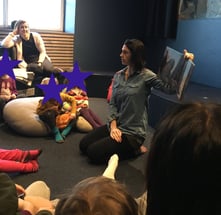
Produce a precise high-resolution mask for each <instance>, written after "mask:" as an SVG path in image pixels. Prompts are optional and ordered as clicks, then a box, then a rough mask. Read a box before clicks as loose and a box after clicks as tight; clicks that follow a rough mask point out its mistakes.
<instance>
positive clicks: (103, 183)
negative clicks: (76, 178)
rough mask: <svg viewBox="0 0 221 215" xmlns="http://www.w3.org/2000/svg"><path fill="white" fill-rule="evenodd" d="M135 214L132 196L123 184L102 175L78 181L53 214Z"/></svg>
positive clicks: (135, 205)
mask: <svg viewBox="0 0 221 215" xmlns="http://www.w3.org/2000/svg"><path fill="white" fill-rule="evenodd" d="M69 214H75V215H95V214H96V215H97V214H105V215H112V214H114V215H137V214H138V208H137V203H136V201H135V200H134V198H133V197H132V196H131V195H130V194H129V193H128V191H127V190H126V188H125V186H123V185H122V184H120V183H119V182H117V181H115V180H113V179H109V178H106V177H103V176H100V177H91V178H88V179H85V180H83V181H81V182H80V183H78V184H77V185H76V186H75V187H74V189H73V191H72V193H71V194H70V195H69V196H66V197H64V198H62V199H61V200H60V201H59V203H58V205H57V207H56V210H55V215H69Z"/></svg>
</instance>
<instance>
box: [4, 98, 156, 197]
mask: <svg viewBox="0 0 221 215" xmlns="http://www.w3.org/2000/svg"><path fill="white" fill-rule="evenodd" d="M89 104H90V107H91V108H92V110H94V112H95V113H96V114H97V115H98V116H99V117H100V118H101V119H102V120H103V122H105V121H106V116H107V111H108V110H107V103H106V100H105V99H102V98H90V100H89ZM83 135H85V134H84V133H79V132H78V131H74V130H73V131H72V133H71V134H70V135H69V136H68V137H67V138H66V141H65V143H63V144H57V143H55V142H54V140H53V139H52V137H25V136H21V135H19V134H17V133H15V132H14V131H13V130H12V129H11V128H9V127H8V126H7V125H5V124H1V125H0V147H1V148H5V149H12V148H20V149H25V150H28V149H35V148H41V149H43V153H42V154H41V156H40V157H39V164H40V169H39V171H38V172H36V173H29V174H11V177H12V178H13V180H14V182H15V183H18V184H21V185H23V186H27V185H29V184H30V183H32V182H33V181H36V180H44V181H45V182H46V183H47V184H48V185H49V187H50V188H51V198H57V197H59V195H60V194H63V193H64V192H66V191H67V190H68V189H70V188H71V187H72V186H73V185H74V184H76V183H77V182H79V181H80V180H82V179H84V178H87V177H90V176H96V175H100V174H102V172H103V170H104V169H105V167H106V166H105V165H92V164H90V163H89V162H88V160H87V158H86V157H85V156H82V155H81V154H80V152H79V149H78V144H79V140H80V139H81V138H82V137H83ZM151 136H152V129H151V128H150V130H149V132H148V138H147V140H146V142H145V145H148V143H149V140H150V138H151ZM146 157H147V153H146V154H144V155H142V156H140V157H138V158H136V159H133V160H127V161H121V162H120V163H119V167H118V169H117V172H116V177H117V179H118V180H119V181H121V182H122V183H125V184H126V185H127V187H128V189H129V191H130V192H131V194H132V195H134V196H135V197H137V196H139V195H140V194H141V193H142V192H143V190H144V181H145V176H144V166H145V160H146Z"/></svg>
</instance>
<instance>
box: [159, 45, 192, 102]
mask: <svg viewBox="0 0 221 215" xmlns="http://www.w3.org/2000/svg"><path fill="white" fill-rule="evenodd" d="M194 67H195V64H194V63H193V61H192V60H190V59H186V58H184V53H181V52H178V51H176V50H175V49H172V48H170V47H168V46H167V47H166V49H165V51H164V55H163V59H162V61H161V64H160V68H159V71H158V76H159V77H160V78H161V79H162V80H163V81H164V82H166V83H171V82H177V98H178V99H179V100H181V99H182V97H183V94H184V92H185V90H186V88H187V86H188V83H189V80H190V77H191V75H192V72H193V69H194Z"/></svg>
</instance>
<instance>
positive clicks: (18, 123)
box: [3, 97, 92, 136]
mask: <svg viewBox="0 0 221 215" xmlns="http://www.w3.org/2000/svg"><path fill="white" fill-rule="evenodd" d="M42 98H43V97H28V98H18V99H15V100H12V101H10V102H8V103H7V104H6V105H5V107H4V110H3V117H4V120H5V123H7V124H8V126H9V127H11V128H12V129H13V130H14V131H16V132H17V133H19V134H22V135H26V136H48V135H49V134H50V130H49V129H48V128H47V126H46V125H45V123H44V122H43V121H41V120H40V119H39V117H38V115H37V114H36V108H37V105H38V101H39V100H40V99H42ZM76 128H77V129H78V130H79V131H80V132H89V131H90V130H92V126H91V125H90V124H89V123H88V122H87V121H86V120H85V119H84V118H83V117H79V118H78V120H77V123H76Z"/></svg>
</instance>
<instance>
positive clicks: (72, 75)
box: [62, 62, 92, 91]
mask: <svg viewBox="0 0 221 215" xmlns="http://www.w3.org/2000/svg"><path fill="white" fill-rule="evenodd" d="M62 75H63V76H64V77H65V78H67V79H68V84H67V91H69V90H71V89H72V88H74V87H79V88H81V89H82V90H84V91H87V90H86V87H85V85H84V79H86V78H87V77H88V76H90V75H92V72H80V68H79V66H78V63H77V62H75V63H74V68H73V71H72V72H63V73H62Z"/></svg>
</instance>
